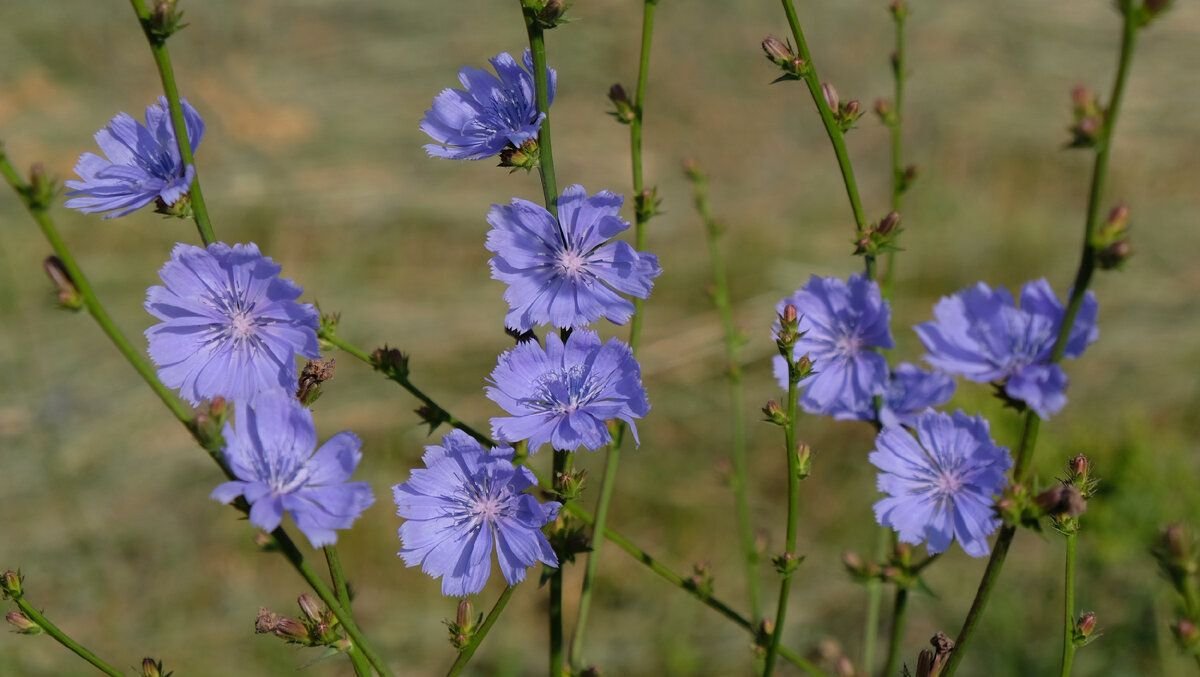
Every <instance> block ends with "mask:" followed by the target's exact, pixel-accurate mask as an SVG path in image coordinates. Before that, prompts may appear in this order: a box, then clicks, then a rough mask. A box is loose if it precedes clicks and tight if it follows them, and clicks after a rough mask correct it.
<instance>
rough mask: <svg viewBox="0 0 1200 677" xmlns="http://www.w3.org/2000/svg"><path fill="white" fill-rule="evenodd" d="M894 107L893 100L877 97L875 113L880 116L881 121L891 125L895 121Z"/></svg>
mask: <svg viewBox="0 0 1200 677" xmlns="http://www.w3.org/2000/svg"><path fill="white" fill-rule="evenodd" d="M894 112H895V111H894V110H893V109H892V102H891V101H888V100H887V99H875V114H876V115H878V116H879V121H880V122H882V123H883V124H885V125H891V124H892V123H893V122H895V118H894V117H893V113H894Z"/></svg>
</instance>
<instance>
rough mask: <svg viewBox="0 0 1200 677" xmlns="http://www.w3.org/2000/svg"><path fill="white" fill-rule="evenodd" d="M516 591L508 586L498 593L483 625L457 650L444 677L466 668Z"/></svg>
mask: <svg viewBox="0 0 1200 677" xmlns="http://www.w3.org/2000/svg"><path fill="white" fill-rule="evenodd" d="M516 589H517V586H515V585H510V586H508V587H507V588H505V589H504V592H502V593H500V597H499V599H497V600H496V603H495V604H493V605H492V610H491V611H489V612H488V615H487V618H484V619H483V625H480V626H479V629H477V630H476V631H475V632H474V633H472V634H471V639H470V641H469V642H467V645H466V646H464V647H463V648H462V649H461V650H459V652H458V658H457V659H455V661H454V665H451V666H450V671H449V672H447V673H446V677H457V675H458V674H459V673H461V672H462V671H463V668H465V667H467V663H469V662H470V661H471V657H472V656H474V655H475V650H476V649H478V648H479V645H480V644H482V643H483V638H484V637H487V634H488V632H489V631H491V629H492V626H493V625H495V624H496V619H497V618H500V614H501V613H503V611H504V607H506V606H508V600H509V599H510V598H511V597H512V594H513V591H514V590H516Z"/></svg>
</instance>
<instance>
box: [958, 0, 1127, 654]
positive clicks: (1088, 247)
mask: <svg viewBox="0 0 1200 677" xmlns="http://www.w3.org/2000/svg"><path fill="white" fill-rule="evenodd" d="M1120 9H1121V11H1122V13H1123V15H1124V18H1123V25H1122V31H1121V52H1120V56H1119V57H1118V60H1117V74H1116V80H1115V81H1114V83H1113V89H1112V98H1111V103H1110V104H1109V107H1108V110H1107V111H1105V116H1104V124H1103V126H1102V127H1101V129H1100V135H1099V138H1098V139H1097V142H1096V144H1097V149H1098V150H1097V153H1096V160H1095V163H1094V164H1093V167H1092V182H1091V188H1090V190H1089V193H1088V206H1087V221H1086V223H1085V225H1084V239H1083V253H1082V255H1081V257H1080V261H1079V269H1078V270H1077V271H1076V273H1075V282H1074V286H1073V288H1072V289H1071V298H1070V301H1068V303H1067V310H1066V312H1065V313H1064V316H1063V322H1062V326H1061V327H1060V328H1059V332H1058V337H1057V338H1056V340H1055V343H1054V350H1053V352H1052V353H1051V357H1050V360H1051V362H1058V361H1059V360H1061V359H1062V357H1063V354H1064V351H1066V348H1067V341H1068V338H1069V336H1070V334H1071V329H1072V327H1073V326H1074V324H1075V317H1076V316H1077V315H1078V314H1079V309H1080V307H1081V306H1082V305H1083V299H1084V295H1085V294H1086V292H1087V288H1088V285H1089V284H1090V283H1091V280H1092V273H1093V272H1094V271H1095V266H1096V252H1095V249H1094V247H1093V245H1092V236H1093V234H1094V233H1095V230H1096V226H1097V224H1098V223H1099V219H1100V203H1101V199H1102V198H1103V196H1104V184H1105V181H1106V179H1107V176H1108V164H1109V157H1110V154H1111V151H1112V138H1113V131H1114V130H1115V128H1116V122H1117V115H1118V114H1119V112H1120V109H1121V102H1122V101H1123V99H1124V94H1125V85H1126V82H1127V80H1128V77H1129V66H1130V63H1131V60H1132V58H1133V50H1134V47H1135V46H1136V43H1137V30H1138V26H1137V18H1136V15H1135V14H1136V13H1135V11H1134V7H1133V3H1132V2H1131V0H1121V4H1120ZM1039 421H1040V419H1038V417H1037V414H1035V413H1033V412H1032V411H1030V412H1028V413H1027V414H1026V415H1025V430H1024V432H1023V433H1022V436H1021V444H1020V446H1019V448H1018V454H1017V462H1016V466H1015V468H1014V469H1013V482H1014V483H1018V484H1019V483H1021V482H1023V481H1024V480H1025V477H1026V475H1027V474H1028V472H1029V463H1030V460H1031V458H1032V456H1033V449H1034V446H1035V444H1036V442H1037V432H1038V425H1039ZM1015 535H1016V528H1015V527H1011V526H1006V527H1004V528H1003V529H1001V531H1000V536H999V537H998V538H997V540H996V547H995V548H994V549H993V550H992V556H991V559H989V560H988V565H987V568H986V569H985V570H984V572H983V579H982V580H981V581H980V582H979V589H978V590H977V591H976V593H975V600H974V601H973V602H972V603H971V609H970V611H968V612H967V618H966V620H964V622H963V627H962V629H961V630H959V633H958V639H957V640H956V641H955V648H954V651H953V652H952V653H951V654H950V660H949V661H948V662H947V663H946V668H945V670H944V671H943V673H942V674H943V675H944V677H951V676H952V675H953V674H954V671H955V670H957V669H958V665H959V664H960V663H961V662H962V657H963V655H964V653H965V649H966V646H967V644H968V642H969V641H970V640H971V638H972V636H973V634H974V630H975V627H976V624H977V623H978V621H979V616H980V615H982V613H983V609H984V607H985V606H986V605H987V600H988V597H989V596H990V595H991V591H992V588H993V587H994V586H995V584H996V578H997V577H998V576H999V574H1000V569H1001V568H1002V567H1003V566H1004V559H1005V557H1006V556H1007V555H1008V547H1009V545H1011V544H1012V539H1013V537H1014V536H1015Z"/></svg>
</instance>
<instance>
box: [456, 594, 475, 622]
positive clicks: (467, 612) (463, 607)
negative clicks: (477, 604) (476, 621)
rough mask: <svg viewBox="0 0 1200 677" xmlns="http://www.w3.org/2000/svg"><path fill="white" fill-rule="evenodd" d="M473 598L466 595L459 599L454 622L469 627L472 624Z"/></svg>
mask: <svg viewBox="0 0 1200 677" xmlns="http://www.w3.org/2000/svg"><path fill="white" fill-rule="evenodd" d="M471 611H472V607H471V600H469V599H467V598H466V597H464V598H462V599H460V600H458V609H456V610H455V612H454V622H455V623H458V626H459V627H461V628H469V627H470V625H471V621H472V619H471Z"/></svg>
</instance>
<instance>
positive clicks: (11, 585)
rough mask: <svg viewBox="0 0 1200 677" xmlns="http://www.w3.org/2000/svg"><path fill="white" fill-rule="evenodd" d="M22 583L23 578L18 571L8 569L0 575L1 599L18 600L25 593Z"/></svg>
mask: <svg viewBox="0 0 1200 677" xmlns="http://www.w3.org/2000/svg"><path fill="white" fill-rule="evenodd" d="M24 581H25V577H24V576H22V575H21V572H20V571H13V570H12V569H9V570H7V571H5V572H4V573H3V574H0V594H2V595H3V599H9V598H12V599H20V598H21V595H22V594H24V592H25V590H24V586H23V583H24Z"/></svg>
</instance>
